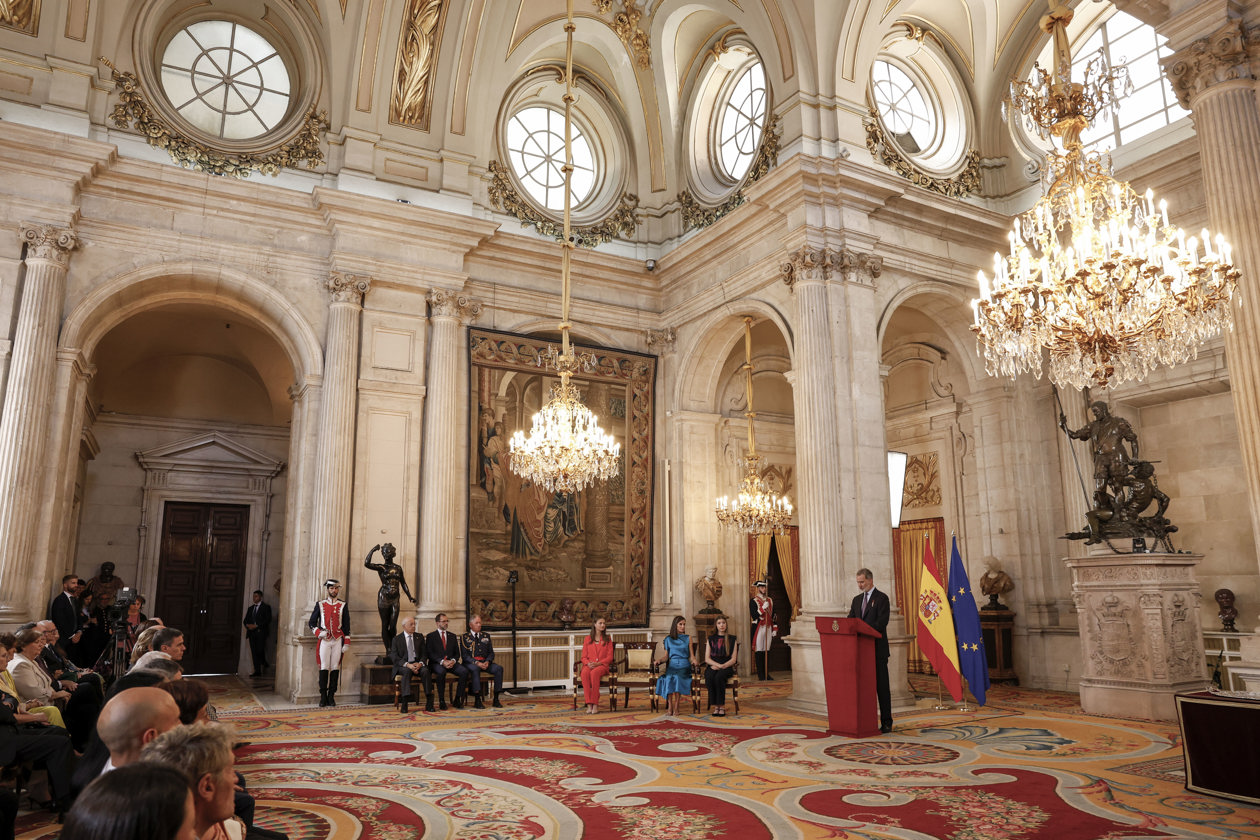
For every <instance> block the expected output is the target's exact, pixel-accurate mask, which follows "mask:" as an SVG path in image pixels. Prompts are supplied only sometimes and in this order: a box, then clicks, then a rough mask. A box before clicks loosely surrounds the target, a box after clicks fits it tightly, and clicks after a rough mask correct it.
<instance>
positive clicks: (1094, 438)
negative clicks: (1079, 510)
mask: <svg viewBox="0 0 1260 840" xmlns="http://www.w3.org/2000/svg"><path fill="white" fill-rule="evenodd" d="M1090 411H1092V412H1093V413H1094V419H1093V420H1091V421H1090V422H1089V423H1086V424H1085V425H1084V426H1082V427H1081V428H1079V429H1069V428H1068V425H1067V417H1066V416H1065V415H1064V414H1063V412H1059V428H1061V429H1062V430H1063V431H1065V432H1067V436H1068V437H1070V438H1073V439H1075V440H1087V441H1089V444H1090V450H1091V451H1092V453H1093V456H1094V506H1095V507H1097V508H1100V509H1104V510H1112V511H1116V512H1118V509H1119V506H1120V503H1121V502H1122V500H1123V482H1124V479H1125V477H1126V476H1128V475H1129V467H1130V464H1132V463H1133V462H1135V461H1137V459H1138V439H1137V433H1136V432H1134V431H1133V427H1132V426H1131V425H1129V421H1128V420H1125V419H1124V418H1123V417H1116V416H1115V415H1113V414H1112V413H1111V411H1110V410H1109V409H1108V408H1107V404H1106V403H1105V402H1103V401H1102V400H1098V401H1096V402H1094V403H1093V404H1092V405H1090ZM1126 443H1127V444H1128V448H1127V449H1126V448H1125V444H1126Z"/></svg>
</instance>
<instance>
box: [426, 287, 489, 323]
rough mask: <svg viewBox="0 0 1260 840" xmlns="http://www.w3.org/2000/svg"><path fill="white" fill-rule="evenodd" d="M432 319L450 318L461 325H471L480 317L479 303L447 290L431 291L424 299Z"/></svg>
mask: <svg viewBox="0 0 1260 840" xmlns="http://www.w3.org/2000/svg"><path fill="white" fill-rule="evenodd" d="M425 300H427V301H428V302H429V311H430V312H429V314H430V316H431V317H433V318H452V319H454V320H456V321H459V322H460V323H461V324H468V323H471V322H473V321H475V320H477V318H478V317H479V316H480V315H481V301H479V300H477V299H476V298H474V297H469V296H468V295H465V294H461V293H459V292H452V291H450V290H448V289H431V290H429V294H428V295H427V296H426V297H425Z"/></svg>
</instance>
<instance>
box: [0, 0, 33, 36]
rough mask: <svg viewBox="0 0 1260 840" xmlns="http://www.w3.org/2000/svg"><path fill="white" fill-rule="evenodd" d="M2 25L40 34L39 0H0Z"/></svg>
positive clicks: (30, 33) (0, 20) (31, 33)
mask: <svg viewBox="0 0 1260 840" xmlns="http://www.w3.org/2000/svg"><path fill="white" fill-rule="evenodd" d="M0 26H3V27H4V28H5V29H14V30H16V31H18V32H21V33H22V34H24V35H39V0H0Z"/></svg>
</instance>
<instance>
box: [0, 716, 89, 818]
mask: <svg viewBox="0 0 1260 840" xmlns="http://www.w3.org/2000/svg"><path fill="white" fill-rule="evenodd" d="M6 696H7V695H6ZM73 757H74V749H73V748H72V747H71V745H70V739H69V738H68V737H66V731H65V730H64V729H61V728H59V727H55V726H40V725H36V726H34V727H30V726H27V725H25V724H23V723H21V722H19V720H18V717H17V715H16V714H15V713H14V711H13V709H12V707H11V706H10V705H9V704H8V703H5V702H0V767H8V766H10V765H13V764H18V763H20V762H27V761H29V762H31V763H33V764H34V765H35V767H37V768H40V769H43V770H45V771H47V773H48V784H49V786H50V787H51V788H52V795H53V807H54V808H55V809H57V810H59V811H60V810H65V806H66V804H67V803H68V802H69V801H70V762H71V760H72V759H73Z"/></svg>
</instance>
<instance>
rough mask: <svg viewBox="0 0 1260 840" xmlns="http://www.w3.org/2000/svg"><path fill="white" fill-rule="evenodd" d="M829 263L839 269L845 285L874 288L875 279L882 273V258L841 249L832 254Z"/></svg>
mask: <svg viewBox="0 0 1260 840" xmlns="http://www.w3.org/2000/svg"><path fill="white" fill-rule="evenodd" d="M831 262H832V263H833V264H834V265H835V266H837V267H838V268H839V269H840V274H841V276H842V277H844V282H846V283H856V284H858V285H861V286H874V285H875V279H876V278H877V277H879V275H880V274H882V273H883V272H884V258H883V257H877V256H875V255H874V254H863V253H860V252H858V251H850V250H849V249H848V248H842V249H840V250H839V251H836V252H834V256H833V257H832V260H831Z"/></svg>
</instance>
